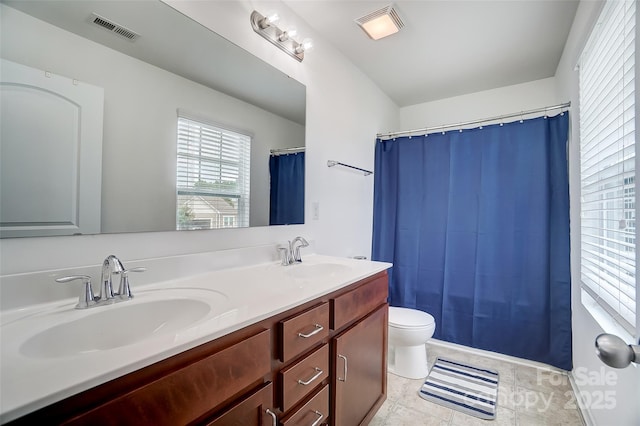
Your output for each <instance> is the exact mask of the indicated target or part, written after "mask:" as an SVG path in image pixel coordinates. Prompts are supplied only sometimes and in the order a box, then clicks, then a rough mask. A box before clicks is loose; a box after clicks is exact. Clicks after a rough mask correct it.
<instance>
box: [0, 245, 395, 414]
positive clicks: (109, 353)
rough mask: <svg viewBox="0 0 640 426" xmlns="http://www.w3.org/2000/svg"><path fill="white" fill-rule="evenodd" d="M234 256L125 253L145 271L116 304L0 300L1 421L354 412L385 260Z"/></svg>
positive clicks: (377, 363) (372, 341)
mask: <svg viewBox="0 0 640 426" xmlns="http://www.w3.org/2000/svg"><path fill="white" fill-rule="evenodd" d="M272 251H273V250H272ZM244 256H245V253H240V252H236V253H234V252H233V251H229V252H228V253H223V254H219V253H209V254H199V255H194V256H178V257H175V258H165V259H154V260H149V261H146V262H143V261H140V262H131V263H132V265H126V266H132V269H133V267H138V268H140V267H142V266H146V267H147V272H146V273H145V274H136V275H135V276H131V277H129V279H130V280H131V293H132V294H134V297H133V298H132V299H129V300H126V302H124V303H113V304H106V305H104V306H95V307H91V308H88V309H75V306H76V304H77V303H78V300H77V299H69V298H65V299H59V300H55V301H38V300H35V301H33V303H30V304H27V303H26V302H25V301H27V300H29V298H28V297H26V296H23V297H22V299H21V300H20V301H19V302H16V303H15V304H13V305H11V304H10V305H7V303H6V300H5V301H3V305H4V306H3V309H2V316H1V325H0V327H1V329H0V336H1V339H2V340H1V353H0V362H1V368H2V370H1V376H0V377H1V379H0V380H1V394H0V404H1V417H0V419H1V421H2V423H11V424H34V423H44V424H91V425H100V424H105V425H106V424H119V425H122V424H136V425H139V424H154V425H161V424H167V425H178V424H209V425H314V426H318V425H321V424H330V425H341V426H350V425H358V424H366V423H367V422H368V421H369V420H370V419H371V418H372V417H373V415H374V414H375V412H376V411H377V409H378V408H379V407H380V405H381V404H382V403H383V401H384V399H385V397H386V356H387V351H386V347H387V317H388V313H387V309H388V306H387V291H388V289H387V273H386V269H387V268H388V267H390V266H391V265H390V264H388V263H382V262H369V261H362V260H354V259H347V258H336V257H329V256H321V255H306V256H304V260H303V261H302V262H295V263H293V264H291V265H287V266H285V265H282V264H281V262H279V261H276V260H273V259H269V260H268V261H264V260H265V259H266V258H265V257H263V258H262V261H259V262H257V263H254V264H252V265H249V266H239V265H241V263H239V260H240V259H242V258H243V257H244ZM271 256H272V255H271ZM215 257H223V258H225V259H223V260H222V261H218V262H217V263H216V262H214V261H213V259H214V258H215ZM267 257H268V256H267ZM272 257H273V256H272ZM125 263H129V262H125ZM145 263H146V264H145ZM245 263H246V262H245ZM193 265H197V267H193ZM168 271H170V272H168ZM80 272H81V273H82V272H83V271H80ZM70 273H71V274H73V273H77V271H73V270H66V271H49V272H48V273H43V274H41V275H40V278H42V277H47V278H48V279H49V280H50V281H51V284H50V285H51V286H52V287H53V288H56V286H66V285H68V284H58V283H55V282H54V279H56V278H58V279H59V278H60V277H63V275H69V274H70ZM132 275H133V274H132ZM143 277H144V278H143ZM5 278H7V277H3V285H5V284H6V283H5V282H4V281H5ZM11 278H16V279H17V278H20V279H24V277H9V282H10V281H11V280H10V279H11ZM95 278H96V277H94V280H95ZM10 287H11V285H9V286H8V288H10ZM78 289H80V287H79V286H77V285H75V286H74V290H78ZM4 291H5V292H4V294H3V295H2V296H3V297H4V298H6V297H7V294H8V293H7V290H6V289H4ZM11 291H13V290H11ZM11 291H9V293H11ZM65 294H68V289H67V293H65ZM116 295H117V294H116Z"/></svg>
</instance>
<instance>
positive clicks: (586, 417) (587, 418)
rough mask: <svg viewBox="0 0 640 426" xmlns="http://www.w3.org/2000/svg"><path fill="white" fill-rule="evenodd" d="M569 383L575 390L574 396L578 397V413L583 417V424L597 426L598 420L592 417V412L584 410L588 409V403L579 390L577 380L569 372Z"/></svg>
mask: <svg viewBox="0 0 640 426" xmlns="http://www.w3.org/2000/svg"><path fill="white" fill-rule="evenodd" d="M569 383H570V384H571V389H572V390H573V394H574V395H575V397H576V402H577V403H578V412H579V413H580V416H581V417H582V423H584V425H585V426H596V420H595V419H594V418H593V416H592V415H591V411H590V410H589V409H588V408H584V409H583V408H582V407H588V405H587V403H586V402H587V401H585V399H584V397H583V396H582V393H581V392H580V389H579V388H578V384H577V383H576V380H575V378H574V377H573V374H572V373H571V372H569Z"/></svg>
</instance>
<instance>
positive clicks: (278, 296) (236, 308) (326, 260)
mask: <svg viewBox="0 0 640 426" xmlns="http://www.w3.org/2000/svg"><path fill="white" fill-rule="evenodd" d="M319 264H331V265H344V268H341V267H340V268H334V269H335V270H333V271H331V272H330V273H325V274H322V275H316V274H306V273H304V272H305V271H302V269H303V268H311V267H313V265H319ZM390 266H391V264H389V263H384V262H371V261H363V260H354V259H347V258H337V257H330V256H322V255H307V256H305V257H304V258H303V263H301V264H298V265H291V266H281V265H280V264H279V263H276V262H270V263H263V264H258V265H252V266H247V267H241V268H228V269H220V270H217V271H210V272H206V273H200V274H198V275H191V276H185V277H184V278H179V279H172V280H170V281H164V282H157V283H154V284H150V285H145V286H142V287H140V286H139V287H136V286H135V284H134V283H135V276H133V275H132V276H131V278H130V279H131V281H132V291H133V292H134V295H135V298H134V299H133V300H131V301H127V302H122V303H118V304H115V305H110V306H100V307H94V308H91V309H84V310H77V309H74V306H75V304H76V303H77V299H65V300H63V301H56V302H52V303H45V304H39V305H35V306H28V307H23V308H20V309H12V310H7V311H3V312H2V314H1V316H0V373H1V374H0V421H1V422H2V423H5V422H8V421H10V420H13V419H16V418H18V417H20V416H22V415H25V414H27V413H29V412H32V411H34V410H37V409H39V408H42V407H45V406H47V405H50V404H52V403H54V402H56V401H59V400H62V399H64V398H66V397H69V396H71V395H74V394H76V393H79V392H82V391H84V390H87V389H90V388H92V387H94V386H96V385H99V384H101V383H105V382H107V381H109V380H112V379H115V378H117V377H120V376H122V375H125V374H127V373H130V372H133V371H135V370H138V369H140V368H142V367H145V366H148V365H150V364H153V363H155V362H158V361H160V360H162V359H165V358H168V357H171V356H173V355H176V354H178V353H181V352H184V351H186V350H188V349H191V348H193V347H195V346H198V345H200V344H203V343H205V342H208V341H211V340H213V339H216V338H218V337H221V336H224V335H226V334H229V333H231V332H233V331H236V330H239V329H241V328H243V327H245V326H247V325H250V324H254V323H257V322H259V321H261V320H263V319H266V318H269V317H271V316H273V315H276V314H278V313H281V312H284V311H286V310H288V309H291V308H293V307H295V306H298V305H300V304H302V303H305V302H308V301H310V300H313V299H316V298H318V297H321V296H323V295H325V294H328V293H331V292H332V291H335V290H338V289H340V288H342V287H345V286H347V285H349V284H352V283H354V282H356V281H359V280H361V279H363V278H366V277H368V276H371V275H373V274H376V273H378V272H381V271H384V270H386V269H387V268H389V267H390ZM296 268H297V269H296ZM306 271H311V272H313V271H314V269H312V268H311V269H307V270H306ZM298 272H302V273H298ZM308 275H311V276H308ZM207 292H209V293H207ZM200 294H202V295H204V296H203V298H206V297H207V294H212V295H214V294H215V298H214V301H213V302H212V306H214V309H212V310H211V312H209V313H208V314H207V315H205V316H204V317H203V318H201V319H200V320H198V321H197V322H195V323H193V324H190V325H189V326H188V327H186V328H183V329H181V330H180V331H179V332H177V333H166V334H161V335H158V336H154V337H149V338H146V339H144V340H142V341H139V342H136V343H133V344H129V345H126V346H121V347H118V348H114V349H108V350H99V351H93V352H87V353H81V354H74V355H69V356H58V357H53V358H39V357H34V356H31V355H25V354H24V353H23V352H25V351H24V349H21V348H24V347H23V344H24V343H25V342H26V341H27V340H28V339H29V338H30V337H32V336H34V335H35V334H37V333H38V332H39V331H42V330H45V329H47V328H50V327H52V326H54V325H58V324H64V323H67V322H71V321H76V320H78V319H81V318H84V317H86V316H90V315H93V314H96V313H98V312H101V311H102V310H107V309H120V308H122V307H124V306H133V304H139V303H145V302H148V301H153V300H161V299H162V300H166V298H167V297H169V298H170V299H171V300H173V299H179V298H182V297H192V298H194V297H195V298H197V297H199V295H200ZM104 327H107V328H108V327H110V324H104ZM87 332H88V333H100V330H99V329H93V330H87ZM74 338H77V339H82V336H81V335H80V336H74Z"/></svg>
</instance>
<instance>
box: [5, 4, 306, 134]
mask: <svg viewBox="0 0 640 426" xmlns="http://www.w3.org/2000/svg"><path fill="white" fill-rule="evenodd" d="M0 3H4V4H6V5H8V6H10V7H13V8H15V9H18V10H20V11H22V12H24V13H27V14H29V15H31V16H33V17H35V18H38V19H41V20H43V21H45V22H48V23H50V24H52V25H55V26H57V27H60V28H63V29H65V30H67V31H70V32H72V33H75V34H77V35H79V36H81V37H84V38H87V39H89V40H92V41H95V42H97V43H100V44H102V45H105V46H107V47H110V48H112V49H114V50H117V51H119V52H122V53H124V54H126V55H129V56H133V57H134V58H137V59H140V60H142V61H144V62H147V63H149V64H153V65H155V66H157V67H160V68H162V69H165V70H167V71H170V72H172V73H174V74H177V75H180V76H182V77H185V78H187V79H189V80H192V81H194V82H197V83H200V84H202V85H204V86H207V87H210V88H212V89H214V90H218V91H220V92H223V93H226V94H228V95H230V96H233V97H235V98H238V99H240V100H243V101H246V102H248V103H251V104H253V105H256V106H258V107H260V108H262V109H265V110H267V111H271V112H273V113H274V114H277V115H280V116H282V117H285V118H287V119H289V120H292V121H294V122H296V123H299V124H302V125H304V123H305V87H304V86H303V85H302V84H300V83H299V82H297V81H296V80H294V79H292V78H289V77H288V76H287V75H286V74H284V73H282V72H281V71H279V70H277V69H276V68H274V67H273V66H271V65H269V64H267V63H266V62H264V61H262V60H260V59H258V58H257V57H255V56H253V55H251V54H250V53H248V52H247V51H245V50H243V49H241V48H239V47H238V46H236V45H234V44H233V43H231V42H229V41H228V40H226V39H224V38H222V37H221V36H219V35H217V34H216V33H214V32H213V31H210V30H209V29H208V28H205V27H204V26H202V25H200V24H198V23H196V22H195V21H193V20H192V19H190V18H188V17H186V16H184V15H183V14H182V13H178V12H176V11H175V10H174V9H173V8H172V7H171V6H169V5H167V4H164V3H162V2H160V1H148V0H137V1H133V0H127V1H121V0H71V1H68V0H58V1H54V0H29V1H25V0H19V1H14V0H0ZM93 13H95V14H97V15H99V16H101V17H103V18H104V19H106V20H109V21H112V22H115V23H117V24H119V25H122V26H124V27H126V28H127V29H129V30H131V31H133V32H136V33H138V34H139V35H140V38H138V39H137V40H136V41H134V42H132V41H129V40H126V39H123V38H121V37H118V36H117V35H115V34H113V33H112V32H109V31H106V30H104V28H101V27H98V26H96V25H94V24H92V23H91V19H89V18H90V17H91V16H92V14H93ZM247 22H248V19H247ZM247 25H248V24H247ZM212 57H213V58H214V59H215V60H212Z"/></svg>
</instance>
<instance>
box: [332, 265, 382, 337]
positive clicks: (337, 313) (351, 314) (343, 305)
mask: <svg viewBox="0 0 640 426" xmlns="http://www.w3.org/2000/svg"><path fill="white" fill-rule="evenodd" d="M388 293H389V286H388V284H387V275H386V274H385V275H384V276H380V277H378V278H376V279H375V280H373V281H369V282H368V283H366V284H363V285H361V286H360V287H358V288H356V289H354V290H351V291H350V292H348V293H345V294H343V295H341V296H338V297H336V298H335V299H331V308H332V309H331V313H332V314H331V329H332V330H339V329H340V328H342V327H344V326H345V325H347V324H348V323H350V322H352V321H354V320H356V319H358V318H361V317H363V316H364V315H366V314H368V313H369V312H371V311H373V310H374V309H375V308H377V307H378V306H380V305H381V304H383V303H385V302H386V301H387V296H388Z"/></svg>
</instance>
